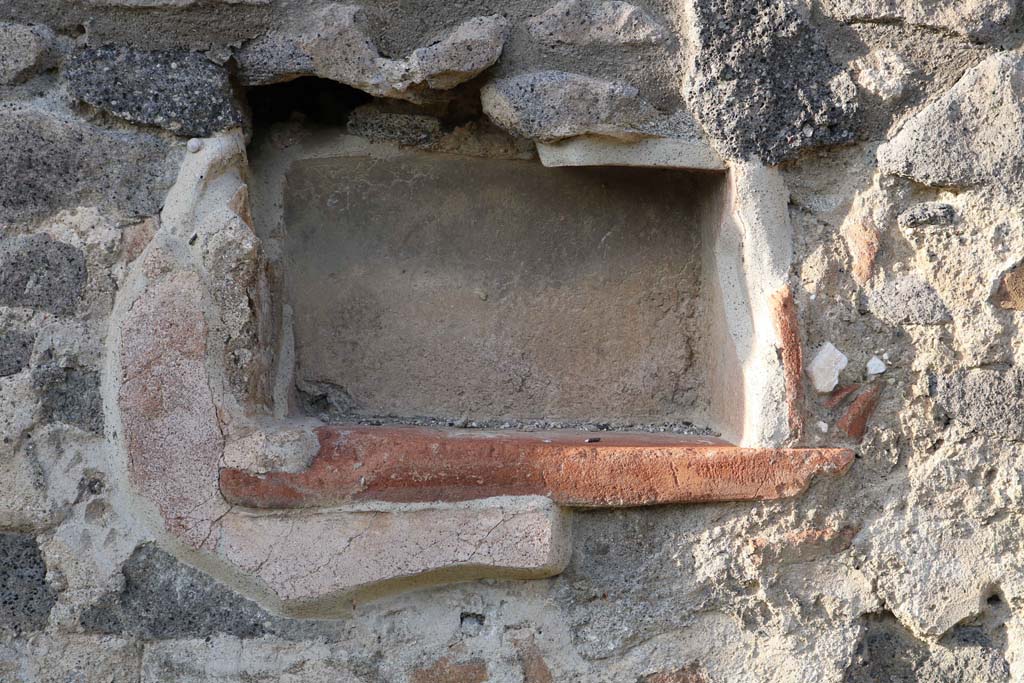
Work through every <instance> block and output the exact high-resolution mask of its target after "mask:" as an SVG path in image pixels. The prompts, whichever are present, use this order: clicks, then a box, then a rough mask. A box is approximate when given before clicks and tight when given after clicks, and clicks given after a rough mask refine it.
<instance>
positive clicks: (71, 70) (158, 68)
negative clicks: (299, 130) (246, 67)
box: [64, 47, 243, 137]
mask: <svg viewBox="0 0 1024 683" xmlns="http://www.w3.org/2000/svg"><path fill="white" fill-rule="evenodd" d="M64 76H65V78H66V79H67V82H68V90H69V91H70V93H71V95H72V96H73V97H75V98H76V99H78V100H80V101H82V102H86V103H88V104H90V105H92V106H94V107H97V108H99V109H102V110H104V111H108V112H110V113H111V114H113V115H115V116H118V117H120V118H122V119H125V120H126V121H131V122H133V123H141V124H144V125H149V126H159V127H160V128H164V129H166V130H169V131H172V132H173V133H175V134H177V135H185V136H189V137H193V136H199V137H205V136H207V135H211V134H213V133H215V132H217V131H219V130H224V129H227V128H233V127H235V126H239V125H241V124H242V121H243V118H242V113H241V111H240V109H239V108H238V106H237V105H236V104H235V102H234V94H233V92H232V89H231V83H230V81H229V79H228V74H227V71H226V70H225V69H224V68H222V67H220V66H218V65H216V64H214V63H213V62H211V61H209V60H208V59H206V58H205V57H203V56H202V55H199V54H196V53H193V52H186V51H184V50H160V51H143V50H134V49H125V48H114V47H101V48H87V49H84V50H81V51H80V52H78V53H77V54H75V55H74V56H73V57H72V58H71V59H70V60H69V61H68V63H67V65H66V66H65V71H64Z"/></svg>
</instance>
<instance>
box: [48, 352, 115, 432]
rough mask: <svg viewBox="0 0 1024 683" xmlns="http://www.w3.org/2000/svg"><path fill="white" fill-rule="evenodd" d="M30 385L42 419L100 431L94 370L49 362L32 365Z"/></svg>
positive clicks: (99, 403) (99, 401)
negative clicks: (41, 412) (40, 410)
mask: <svg viewBox="0 0 1024 683" xmlns="http://www.w3.org/2000/svg"><path fill="white" fill-rule="evenodd" d="M32 385H33V387H34V388H35V390H36V392H37V394H38V395H39V401H40V404H41V405H42V409H43V416H44V418H45V419H47V420H53V421H56V422H64V423H67V424H71V425H75V426H76V427H80V428H82V429H85V430H87V431H90V432H96V433H99V432H102V431H103V401H102V399H101V398H100V375H99V373H98V372H96V371H95V370H88V369H84V368H80V367H77V366H74V365H72V366H70V367H64V366H62V365H61V364H59V363H56V362H53V361H49V362H46V363H43V364H41V365H38V366H36V367H34V368H32Z"/></svg>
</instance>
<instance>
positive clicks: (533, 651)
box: [515, 634, 555, 683]
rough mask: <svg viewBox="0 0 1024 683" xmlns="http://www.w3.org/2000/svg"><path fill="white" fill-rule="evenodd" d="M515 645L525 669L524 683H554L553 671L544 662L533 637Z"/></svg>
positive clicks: (519, 640) (519, 641) (521, 640)
mask: <svg viewBox="0 0 1024 683" xmlns="http://www.w3.org/2000/svg"><path fill="white" fill-rule="evenodd" d="M515 644H516V649H517V650H518V651H519V662H520V664H521V665H522V667H523V683H553V682H554V680H555V679H554V677H553V676H552V675H551V669H549V668H548V663H547V662H546V661H544V656H543V655H542V654H541V651H540V648H539V647H537V642H536V641H535V640H534V638H533V635H532V634H531V635H530V636H529V637H528V638H520V639H518V640H516V641H515Z"/></svg>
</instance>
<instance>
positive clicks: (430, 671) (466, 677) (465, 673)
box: [409, 657, 487, 683]
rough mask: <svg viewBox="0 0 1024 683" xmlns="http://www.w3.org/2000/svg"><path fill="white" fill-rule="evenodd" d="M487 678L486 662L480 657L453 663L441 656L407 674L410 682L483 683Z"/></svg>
mask: <svg viewBox="0 0 1024 683" xmlns="http://www.w3.org/2000/svg"><path fill="white" fill-rule="evenodd" d="M486 680H487V664H486V662H484V660H482V659H470V660H468V661H465V662H459V663H455V662H452V661H451V659H449V658H448V657H442V658H441V659H439V660H437V661H436V662H434V663H433V664H431V665H430V666H428V667H424V668H422V669H417V670H416V671H413V672H412V675H410V676H409V681H410V683H483V682H484V681H486Z"/></svg>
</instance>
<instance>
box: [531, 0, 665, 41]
mask: <svg viewBox="0 0 1024 683" xmlns="http://www.w3.org/2000/svg"><path fill="white" fill-rule="evenodd" d="M527 27H528V29H529V31H530V36H532V37H533V38H534V39H535V40H538V41H540V42H542V43H550V44H555V45H558V44H567V45H590V44H593V43H598V44H608V45H637V44H643V43H658V42H661V41H663V40H665V39H666V38H667V37H668V32H667V31H666V30H665V29H664V28H663V27H662V26H661V25H660V24H659V23H658V22H657V21H656V20H655V19H654V17H652V16H651V15H650V14H648V13H647V12H646V11H644V10H643V9H642V8H640V7H637V6H636V5H631V4H629V3H628V2H621V1H620V0H604V1H603V2H592V1H591V0H560V1H559V2H557V3H555V4H554V5H552V6H551V8H550V9H548V10H547V11H546V12H544V13H543V14H539V15H537V16H536V17H534V18H532V19H530V20H529V21H528V22H527Z"/></svg>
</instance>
